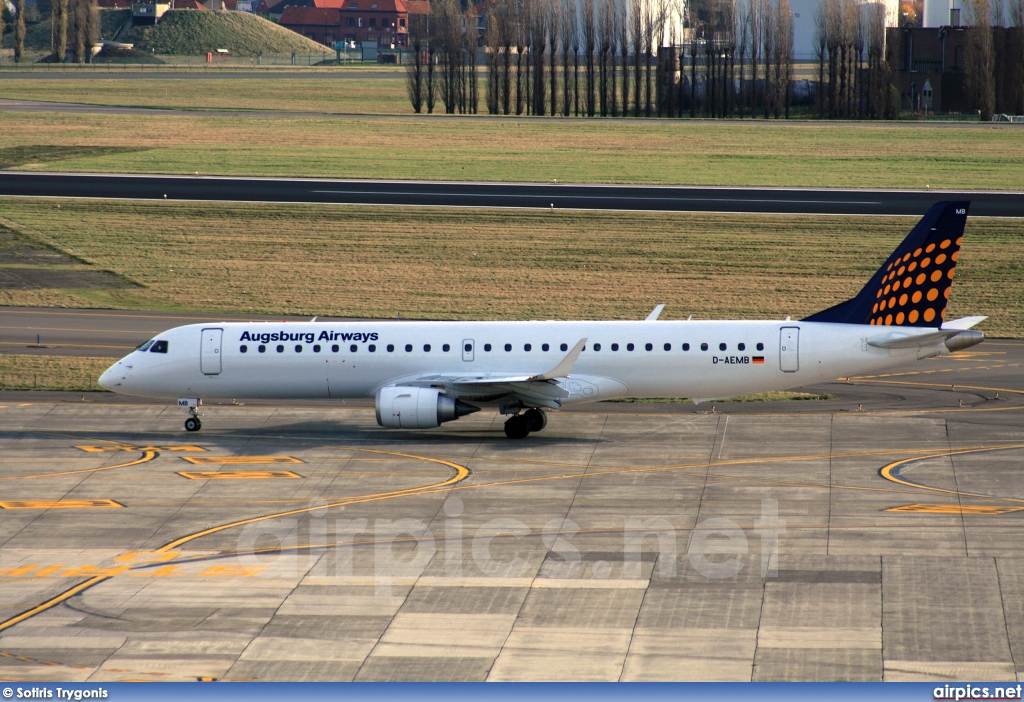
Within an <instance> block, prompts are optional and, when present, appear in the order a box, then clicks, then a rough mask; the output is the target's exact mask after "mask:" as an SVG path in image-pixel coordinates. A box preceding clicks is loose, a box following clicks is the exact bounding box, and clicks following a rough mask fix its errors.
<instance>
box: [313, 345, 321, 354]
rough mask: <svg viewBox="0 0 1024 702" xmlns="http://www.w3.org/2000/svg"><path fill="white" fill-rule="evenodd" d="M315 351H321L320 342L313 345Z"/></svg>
mask: <svg viewBox="0 0 1024 702" xmlns="http://www.w3.org/2000/svg"><path fill="white" fill-rule="evenodd" d="M313 353H320V344H316V345H315V346H313Z"/></svg>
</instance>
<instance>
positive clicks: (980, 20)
mask: <svg viewBox="0 0 1024 702" xmlns="http://www.w3.org/2000/svg"><path fill="white" fill-rule="evenodd" d="M964 9H965V10H967V21H968V23H969V25H970V26H969V27H968V29H967V46H966V47H965V48H964V87H965V88H966V89H967V93H968V95H969V96H970V99H971V102H972V104H973V107H974V109H976V110H977V111H978V112H979V113H980V114H981V119H982V121H988V120H990V119H992V113H993V111H994V110H995V85H994V82H995V81H994V79H993V74H994V73H995V49H994V47H993V45H992V26H991V25H990V24H989V19H990V12H991V8H990V6H989V0H967V1H966V2H965V3H964Z"/></svg>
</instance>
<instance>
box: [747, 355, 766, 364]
mask: <svg viewBox="0 0 1024 702" xmlns="http://www.w3.org/2000/svg"><path fill="white" fill-rule="evenodd" d="M750 361H751V363H764V356H754V357H753V358H752V359H750Z"/></svg>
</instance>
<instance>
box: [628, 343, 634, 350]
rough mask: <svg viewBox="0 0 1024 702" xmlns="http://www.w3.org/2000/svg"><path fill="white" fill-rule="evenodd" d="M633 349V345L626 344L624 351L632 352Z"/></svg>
mask: <svg viewBox="0 0 1024 702" xmlns="http://www.w3.org/2000/svg"><path fill="white" fill-rule="evenodd" d="M633 348H634V347H633V344H626V350H627V351H632V350H633Z"/></svg>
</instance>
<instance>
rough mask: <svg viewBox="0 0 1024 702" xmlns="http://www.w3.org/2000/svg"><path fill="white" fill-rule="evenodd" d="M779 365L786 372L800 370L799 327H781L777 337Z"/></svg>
mask: <svg viewBox="0 0 1024 702" xmlns="http://www.w3.org/2000/svg"><path fill="white" fill-rule="evenodd" d="M779 367H780V368H781V369H782V370H784V371H785V372H787V373H795V372H796V371H798V370H800V327H783V328H782V334H781V335H780V338H779Z"/></svg>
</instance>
